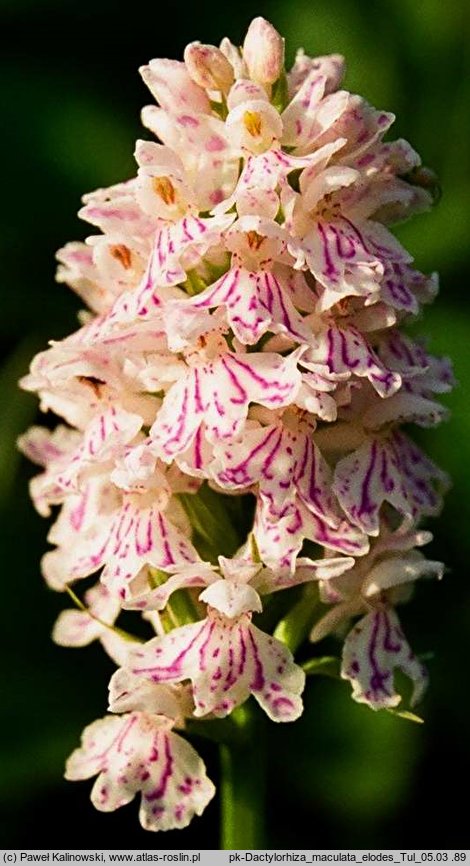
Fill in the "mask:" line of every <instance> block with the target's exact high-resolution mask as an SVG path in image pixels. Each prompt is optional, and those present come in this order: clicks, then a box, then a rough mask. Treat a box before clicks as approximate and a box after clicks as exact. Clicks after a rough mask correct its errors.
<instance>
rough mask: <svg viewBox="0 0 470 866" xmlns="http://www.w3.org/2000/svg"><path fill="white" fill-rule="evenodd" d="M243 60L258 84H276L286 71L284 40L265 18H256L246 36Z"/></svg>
mask: <svg viewBox="0 0 470 866" xmlns="http://www.w3.org/2000/svg"><path fill="white" fill-rule="evenodd" d="M243 59H244V61H245V63H246V65H247V69H248V75H249V76H250V78H252V79H253V81H256V82H257V83H258V84H265V85H266V84H274V82H275V81H277V79H278V78H279V76H280V75H281V72H282V71H283V69H284V40H283V38H282V36H280V35H279V33H278V32H277V30H276V29H275V28H274V27H273V25H272V24H270V23H269V21H266V19H265V18H255V19H254V20H253V21H252V22H251V24H250V26H249V28H248V32H247V34H246V36H245V41H244V43H243Z"/></svg>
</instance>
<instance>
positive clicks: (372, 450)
mask: <svg viewBox="0 0 470 866" xmlns="http://www.w3.org/2000/svg"><path fill="white" fill-rule="evenodd" d="M445 484H446V476H445V474H444V473H443V472H442V471H441V470H440V469H438V467H437V466H435V464H434V463H432V462H431V461H430V460H429V458H427V457H426V456H425V455H424V454H423V452H422V451H420V449H419V448H418V447H417V446H416V445H415V444H414V443H413V442H411V440H410V439H408V438H407V437H405V436H404V435H403V434H401V433H394V434H392V435H391V436H389V437H388V438H384V439H379V438H375V439H368V440H367V441H366V442H365V443H364V444H363V445H361V447H360V448H359V449H358V450H357V451H354V452H353V453H352V454H350V455H348V456H347V457H344V458H343V459H342V460H340V461H339V463H338V464H337V466H336V471H335V481H334V490H335V493H336V495H337V497H338V500H339V502H340V504H341V506H342V508H343V509H344V511H345V512H346V514H347V515H348V517H349V518H350V519H351V520H352V521H353V522H354V523H356V524H357V525H358V526H360V527H361V528H362V529H363V530H364V532H367V533H368V534H369V535H378V533H379V516H380V509H381V507H382V504H383V503H384V502H389V503H390V505H392V506H393V507H394V508H395V509H396V510H397V511H398V512H399V513H400V514H402V515H403V516H404V517H406V518H412V519H413V520H416V519H418V517H420V516H421V515H432V514H437V513H438V512H439V509H440V507H441V500H442V497H441V495H440V489H442V488H443V487H445Z"/></svg>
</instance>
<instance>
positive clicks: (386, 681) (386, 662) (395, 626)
mask: <svg viewBox="0 0 470 866" xmlns="http://www.w3.org/2000/svg"><path fill="white" fill-rule="evenodd" d="M397 668H398V669H399V670H401V671H402V672H403V673H404V674H406V676H407V677H409V678H410V679H411V680H412V682H413V695H412V698H411V703H412V705H413V704H415V703H417V701H419V700H420V698H421V696H422V694H423V692H424V689H425V688H426V685H427V673H426V669H425V668H424V667H423V665H422V664H421V662H420V661H419V660H418V659H417V658H416V656H415V655H414V654H413V653H412V651H411V650H410V647H409V645H408V643H407V641H406V638H405V636H404V634H403V632H402V630H401V627H400V622H399V620H398V617H397V615H396V613H395V612H394V611H393V610H379V611H373V612H372V613H369V614H367V616H365V617H364V618H363V619H361V620H360V622H358V623H357V625H355V626H354V628H353V629H352V631H351V632H350V633H349V635H348V637H347V638H346V641H345V644H344V649H343V661H342V666H341V676H342V677H343V679H347V680H350V681H351V683H352V686H353V694H352V697H353V698H354V700H355V701H358V703H361V704H368V705H369V706H370V707H371V708H372V709H373V710H380V709H384V708H387V707H388V708H391V707H396V706H397V704H399V703H400V700H401V697H400V695H398V694H397V693H396V691H395V687H394V683H393V674H394V671H395V670H396V669H397Z"/></svg>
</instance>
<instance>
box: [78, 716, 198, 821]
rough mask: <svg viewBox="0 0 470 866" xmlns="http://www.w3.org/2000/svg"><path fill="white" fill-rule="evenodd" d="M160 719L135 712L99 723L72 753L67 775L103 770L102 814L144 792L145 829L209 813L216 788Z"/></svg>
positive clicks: (95, 797)
mask: <svg viewBox="0 0 470 866" xmlns="http://www.w3.org/2000/svg"><path fill="white" fill-rule="evenodd" d="M161 720H162V717H158V716H151V715H149V714H148V713H136V712H134V713H131V714H129V715H125V716H119V717H118V716H107V717H105V718H104V719H99V720H98V721H96V722H94V723H93V724H92V725H90V726H89V727H88V728H85V731H84V733H83V738H82V746H81V748H79V749H77V750H76V751H75V752H73V754H72V755H71V756H70V758H69V760H68V762H67V767H66V772H65V776H66V778H67V779H69V780H72V781H74V780H76V779H88V778H90V776H93V775H95V774H96V773H99V775H98V778H97V780H96V782H95V784H94V787H93V790H92V794H91V799H92V802H93V805H94V806H96V808H97V809H99V810H100V811H102V812H111V811H114V810H115V809H118V808H119V807H120V806H123V805H125V804H126V803H129V802H130V801H131V800H133V799H134V797H135V795H136V794H137V793H139V792H140V793H141V794H142V800H141V806H140V811H139V819H140V822H141V824H142V826H143V827H144V829H146V830H169V829H173V828H181V827H186V826H187V825H188V824H189V822H190V820H191V818H192V817H193V816H194V815H200V814H201V813H202V812H203V811H204V809H205V807H206V805H207V803H208V802H209V800H211V799H212V797H213V795H214V792H215V789H214V786H213V784H212V782H210V781H209V779H208V778H207V776H206V773H205V767H204V764H203V762H202V761H201V759H200V758H199V756H198V755H197V753H196V752H195V751H194V749H193V748H192V746H190V745H189V743H186V742H185V741H184V740H183V739H182V738H181V737H179V736H178V735H177V734H173V733H172V732H171V731H168V729H167V723H166V722H165V723H164V725H162V721H161Z"/></svg>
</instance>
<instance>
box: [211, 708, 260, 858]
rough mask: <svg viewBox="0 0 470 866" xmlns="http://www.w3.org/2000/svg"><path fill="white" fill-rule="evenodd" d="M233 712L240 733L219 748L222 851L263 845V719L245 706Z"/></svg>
mask: <svg viewBox="0 0 470 866" xmlns="http://www.w3.org/2000/svg"><path fill="white" fill-rule="evenodd" d="M233 715H234V716H238V718H237V721H238V722H239V727H240V728H241V731H240V733H241V734H243V736H241V737H240V738H237V739H236V740H235V741H232V742H230V743H223V744H222V745H221V747H220V762H221V783H220V791H221V839H220V848H221V850H223V851H228V850H232V849H235V850H241V849H260V848H265V847H266V841H265V800H266V735H265V732H264V731H263V730H262V728H263V727H264V719H263V718H260V717H259V716H258V714H256V715H255V713H253V712H252V711H251V708H250V709H248V708H247V707H246V706H245V707H240V709H239V710H236V711H235V713H234V714H233Z"/></svg>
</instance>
